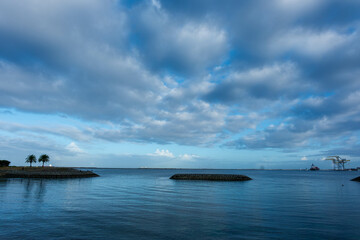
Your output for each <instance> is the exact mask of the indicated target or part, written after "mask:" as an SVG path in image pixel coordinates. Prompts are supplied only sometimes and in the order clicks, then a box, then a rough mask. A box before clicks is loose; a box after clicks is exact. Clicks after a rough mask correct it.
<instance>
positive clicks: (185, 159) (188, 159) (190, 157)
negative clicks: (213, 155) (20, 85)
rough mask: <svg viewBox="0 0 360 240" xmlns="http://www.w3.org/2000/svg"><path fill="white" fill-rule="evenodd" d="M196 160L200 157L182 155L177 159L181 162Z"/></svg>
mask: <svg viewBox="0 0 360 240" xmlns="http://www.w3.org/2000/svg"><path fill="white" fill-rule="evenodd" d="M197 158H200V156H198V155H196V154H186V153H185V154H182V155H179V159H180V160H183V161H193V160H195V159H197Z"/></svg>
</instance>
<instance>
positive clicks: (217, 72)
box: [0, 0, 360, 159]
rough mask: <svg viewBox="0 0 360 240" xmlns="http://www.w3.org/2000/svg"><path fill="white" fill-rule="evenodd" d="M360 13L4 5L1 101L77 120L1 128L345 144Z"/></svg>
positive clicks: (213, 4) (72, 137)
mask: <svg viewBox="0 0 360 240" xmlns="http://www.w3.org/2000/svg"><path fill="white" fill-rule="evenodd" d="M359 9H360V4H359V1H351V0H346V1H337V0H329V1H320V0H319V1H310V0H306V1H296V0H291V1H284V0H277V1H275V2H273V3H270V2H269V1H264V0H255V1H234V0H229V1H225V2H224V3H223V2H221V3H220V2H219V1H213V0H206V1H204V0H199V1H195V2H194V1H188V0H184V1H160V0H152V1H150V0H147V1H134V2H132V3H129V2H128V1H125V2H123V1H120V2H118V1H111V0H101V1H100V0H88V1H85V0H81V1H76V2H74V1H70V0H64V1H59V2H56V1H50V2H48V1H47V2H45V1H44V2H41V1H36V0H30V1H29V3H28V4H27V5H23V4H20V3H19V2H17V1H2V2H0V13H1V14H0V16H1V17H0V35H1V36H2V37H1V38H0V107H1V108H2V109H4V111H5V112H6V111H11V112H13V113H14V114H13V116H17V114H18V113H24V112H28V113H35V114H38V117H39V118H41V117H42V116H44V115H52V116H54V115H56V116H58V115H66V116H67V117H68V118H69V119H77V120H79V121H81V123H79V124H77V125H76V126H72V124H71V123H68V124H53V125H51V126H50V127H46V126H43V125H42V126H40V125H39V124H36V123H33V122H32V120H31V119H29V120H28V122H27V123H25V121H21V124H20V121H16V120H13V119H15V118H12V119H11V120H9V119H10V118H8V120H2V122H1V126H0V128H1V129H2V131H3V132H4V134H14V135H16V136H21V135H22V134H28V135H34V136H37V137H40V136H41V135H44V136H46V137H48V138H59V137H65V138H66V139H67V141H69V142H74V144H75V142H77V143H79V142H87V141H90V142H91V141H97V140H99V141H110V142H142V143H158V144H178V145H191V146H202V147H214V146H227V147H231V148H236V149H275V150H280V151H288V150H289V149H291V150H294V151H295V150H296V149H300V150H302V149H308V148H310V149H314V148H317V147H322V148H324V149H325V148H327V149H330V150H331V149H336V148H335V147H334V146H338V147H339V149H340V148H341V149H347V147H346V146H347V145H346V144H347V141H348V139H351V138H353V137H356V136H357V135H358V134H359V131H360V127H359V121H360V115H359V112H360V109H359V107H358V105H359V104H358V102H359V99H360V98H359V96H360V95H359V92H360V90H359V89H360V81H359V77H358V76H359V74H360V68H359V64H358V63H359V62H360V55H359V54H358V53H359V52H360V44H359V41H357V40H358V39H359V29H360V24H359V22H360V18H359V14H358V10H359ZM337 11H339V12H346V13H347V14H346V15H341V14H338V15H334V14H333V13H334V12H337ZM259 16H261V17H259ZM0 114H4V112H2V113H0ZM59 122H60V121H59ZM24 144H25V143H24ZM34 146H35V145H34ZM36 146H41V145H36ZM58 146H59V147H61V148H64V147H63V146H62V145H61V144H59V145H58ZM351 146H357V145H356V143H352V145H351ZM44 147H45V146H44ZM74 149H76V148H72V150H74ZM348 150H349V149H348ZM84 151H85V149H84ZM162 151H163V150H161V151H160V150H159V152H158V153H156V152H155V153H154V154H158V155H159V156H160V155H161V154H165V155H166V152H162ZM164 151H165V150H164ZM344 151H345V150H344ZM169 154H170V152H169ZM354 154H355V153H354ZM165 155H164V156H165ZM181 156H182V157H181ZM181 156H178V158H179V159H180V158H184V159H187V158H188V159H190V156H192V155H191V154H187V155H186V154H182V155H181ZM300 156H301V155H300ZM174 158H175V156H174ZM194 158H195V157H194Z"/></svg>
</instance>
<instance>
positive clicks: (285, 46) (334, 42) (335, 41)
mask: <svg viewBox="0 0 360 240" xmlns="http://www.w3.org/2000/svg"><path fill="white" fill-rule="evenodd" d="M352 37H353V36H352V35H345V34H340V33H338V32H336V31H334V30H327V31H322V32H316V31H313V30H311V29H305V28H296V29H292V30H290V31H288V32H285V33H284V34H280V35H278V36H277V37H276V39H275V40H274V41H273V43H272V44H270V49H271V50H272V51H275V52H284V51H296V52H297V53H299V54H303V55H307V56H311V57H320V56H323V55H324V54H326V53H328V52H330V51H332V50H334V49H336V48H338V47H340V46H342V45H343V44H345V43H346V42H349V41H351V39H352Z"/></svg>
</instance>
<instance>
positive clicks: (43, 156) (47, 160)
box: [38, 154, 50, 167]
mask: <svg viewBox="0 0 360 240" xmlns="http://www.w3.org/2000/svg"><path fill="white" fill-rule="evenodd" d="M38 161H39V162H42V167H44V163H46V162H50V157H49V156H48V155H46V154H43V155H41V156H40V157H39V160H38Z"/></svg>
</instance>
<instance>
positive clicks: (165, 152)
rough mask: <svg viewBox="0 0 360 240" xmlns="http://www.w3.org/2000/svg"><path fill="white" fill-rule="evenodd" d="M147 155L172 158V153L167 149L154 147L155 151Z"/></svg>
mask: <svg viewBox="0 0 360 240" xmlns="http://www.w3.org/2000/svg"><path fill="white" fill-rule="evenodd" d="M148 155H149V156H153V157H167V158H174V157H175V156H174V154H173V153H172V152H170V151H169V150H168V149H166V150H165V149H161V150H160V149H156V151H155V153H149V154H148Z"/></svg>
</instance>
